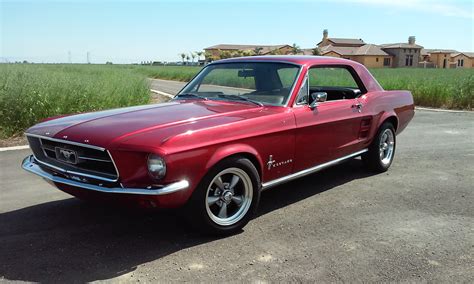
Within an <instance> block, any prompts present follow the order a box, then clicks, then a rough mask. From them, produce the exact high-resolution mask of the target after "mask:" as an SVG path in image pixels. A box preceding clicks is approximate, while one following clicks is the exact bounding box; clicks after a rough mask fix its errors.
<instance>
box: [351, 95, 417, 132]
mask: <svg viewBox="0 0 474 284" xmlns="http://www.w3.org/2000/svg"><path fill="white" fill-rule="evenodd" d="M360 100H361V102H362V104H363V105H364V110H363V111H364V112H365V113H368V114H372V115H373V117H374V120H373V124H372V125H373V127H372V131H371V137H373V136H374V135H375V134H376V132H377V130H378V129H379V127H380V126H381V125H382V123H383V122H384V121H385V120H387V119H388V118H390V117H395V118H396V119H397V125H395V128H396V132H397V134H400V133H401V132H402V131H403V130H404V129H405V128H406V126H407V125H408V123H409V122H410V121H411V119H412V118H413V116H414V115H415V105H414V103H413V97H412V95H411V93H410V92H409V91H377V92H369V93H367V94H365V95H363V96H362V97H361V98H360Z"/></svg>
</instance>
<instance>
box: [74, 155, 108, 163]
mask: <svg viewBox="0 0 474 284" xmlns="http://www.w3.org/2000/svg"><path fill="white" fill-rule="evenodd" d="M77 158H78V159H79V160H88V161H97V162H104V163H112V160H110V161H109V160H104V159H96V158H89V157H82V156H79V157H77Z"/></svg>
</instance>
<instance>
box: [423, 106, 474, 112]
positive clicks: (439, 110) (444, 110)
mask: <svg viewBox="0 0 474 284" xmlns="http://www.w3.org/2000/svg"><path fill="white" fill-rule="evenodd" d="M415 109H416V110H426V111H434V112H450V113H474V111H470V110H450V109H440V108H429V107H415Z"/></svg>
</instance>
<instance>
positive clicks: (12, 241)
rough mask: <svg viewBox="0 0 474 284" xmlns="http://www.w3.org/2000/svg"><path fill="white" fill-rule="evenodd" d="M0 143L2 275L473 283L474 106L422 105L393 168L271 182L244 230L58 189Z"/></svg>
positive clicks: (351, 165) (347, 168) (357, 166)
mask: <svg viewBox="0 0 474 284" xmlns="http://www.w3.org/2000/svg"><path fill="white" fill-rule="evenodd" d="M27 154H29V151H28V150H22V151H8V152H0V175H1V177H0V279H3V280H23V281H40V282H51V281H54V282H59V281H61V282H63V281H64V282H70V281H72V280H75V281H79V282H82V281H93V280H120V281H133V282H136V281H141V282H144V281H145V282H152V281H153V282H154V281H157V280H162V281H173V280H174V281H192V282H196V281H198V282H207V281H213V282H217V281H222V280H225V281H239V280H240V281H308V282H313V281H315V280H317V281H326V282H329V281H354V280H362V281H421V280H424V281H436V282H473V281H474V260H473V257H474V190H473V184H474V162H473V161H474V113H438V112H430V111H418V112H417V113H416V116H415V119H414V121H413V122H412V123H411V125H410V126H409V127H408V129H407V130H406V131H405V132H404V133H402V134H401V135H400V136H398V148H397V153H396V157H395V161H394V163H393V165H392V168H391V169H390V170H389V171H388V172H387V173H384V174H378V175H371V174H369V173H367V172H366V171H364V170H363V169H362V168H361V162H360V161H359V160H352V161H349V162H347V163H345V164H342V165H339V166H337V167H335V168H331V169H327V170H324V171H322V172H320V173H317V174H313V175H311V176H307V177H305V178H303V179H300V180H297V181H294V182H291V183H288V184H286V185H283V186H280V187H277V188H274V189H272V190H269V191H267V192H265V193H263V195H262V200H261V206H260V209H259V211H258V216H257V217H256V218H255V219H254V220H253V221H252V222H250V223H249V225H247V226H246V227H245V228H244V231H243V232H242V233H240V234H238V235H235V236H231V237H227V238H222V239H215V238H209V237H202V236H199V235H196V234H195V233H193V232H192V231H190V230H189V229H188V228H187V226H186V225H185V224H184V223H183V221H182V219H181V218H180V217H179V216H178V214H177V212H173V211H170V212H158V213H151V212H132V211H126V210H120V209H114V208H109V207H107V206H104V205H94V204H87V203H85V202H81V201H79V200H77V199H74V198H71V197H70V196H68V195H66V194H64V193H62V192H60V191H57V190H56V189H54V188H53V187H51V186H49V185H48V184H47V183H45V182H43V181H42V180H41V179H40V178H38V177H36V176H33V175H31V174H27V173H26V172H24V171H22V170H21V169H20V166H19V164H20V162H21V160H22V158H23V157H24V156H26V155H27Z"/></svg>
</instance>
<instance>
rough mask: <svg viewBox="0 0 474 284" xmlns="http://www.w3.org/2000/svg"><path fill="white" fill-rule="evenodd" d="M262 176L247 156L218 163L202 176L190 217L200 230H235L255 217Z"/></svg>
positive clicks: (228, 232)
mask: <svg viewBox="0 0 474 284" xmlns="http://www.w3.org/2000/svg"><path fill="white" fill-rule="evenodd" d="M259 187H260V178H259V175H258V171H257V170H256V169H255V166H254V165H253V164H252V162H250V161H249V160H248V159H245V158H241V157H233V158H229V159H226V160H223V161H221V162H220V163H218V164H217V165H216V166H215V167H214V168H213V169H212V170H210V171H209V172H208V173H207V174H206V176H205V177H204V178H203V180H202V181H201V183H200V184H199V186H198V187H197V188H196V190H195V192H194V193H193V196H192V197H191V199H190V201H189V206H188V208H189V210H188V212H187V215H188V219H189V220H190V221H191V223H192V224H193V225H195V226H196V227H197V228H198V229H199V230H202V231H205V232H210V233H214V234H232V233H235V232H237V231H239V230H240V229H242V228H243V227H244V226H245V225H246V224H247V223H248V222H249V221H250V219H251V218H252V216H253V214H254V212H255V210H256V208H257V206H258V202H259V198H260V188H259Z"/></svg>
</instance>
